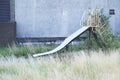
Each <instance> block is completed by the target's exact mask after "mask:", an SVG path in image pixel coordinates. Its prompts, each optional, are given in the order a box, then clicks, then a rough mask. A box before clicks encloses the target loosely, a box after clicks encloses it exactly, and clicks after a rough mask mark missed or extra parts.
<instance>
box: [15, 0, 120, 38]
mask: <svg viewBox="0 0 120 80" xmlns="http://www.w3.org/2000/svg"><path fill="white" fill-rule="evenodd" d="M119 4H120V0H115V1H114V0H99V1H98V0H15V20H16V22H17V37H66V36H69V35H70V34H72V33H73V32H74V31H76V30H77V29H79V28H80V25H79V22H80V19H81V16H82V14H83V12H84V11H85V10H86V9H88V8H96V7H98V8H104V13H105V14H106V15H109V9H115V15H113V16H111V18H110V26H111V27H112V30H113V32H114V33H115V34H117V33H120V28H119V25H120V5H119Z"/></svg>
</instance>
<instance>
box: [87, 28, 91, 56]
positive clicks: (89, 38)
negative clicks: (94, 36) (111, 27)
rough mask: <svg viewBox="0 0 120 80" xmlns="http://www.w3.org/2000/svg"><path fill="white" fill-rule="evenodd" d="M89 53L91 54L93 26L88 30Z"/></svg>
mask: <svg viewBox="0 0 120 80" xmlns="http://www.w3.org/2000/svg"><path fill="white" fill-rule="evenodd" d="M88 31H89V32H88V55H90V50H91V46H92V41H91V28H90V29H89V30H88Z"/></svg>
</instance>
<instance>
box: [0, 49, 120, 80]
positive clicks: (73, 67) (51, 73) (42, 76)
mask: <svg viewBox="0 0 120 80" xmlns="http://www.w3.org/2000/svg"><path fill="white" fill-rule="evenodd" d="M78 53H79V54H81V53H82V54H81V55H79V56H78V55H77V54H78ZM107 53H108V52H107ZM71 54H74V55H73V56H72V57H67V56H66V57H64V59H62V60H61V59H59V58H53V57H49V58H40V59H39V60H36V59H33V58H29V59H24V58H15V57H14V56H13V57H9V58H1V59H0V80H120V49H117V50H111V51H109V55H105V54H104V52H102V51H98V52H96V51H92V52H91V56H87V55H85V52H74V53H71Z"/></svg>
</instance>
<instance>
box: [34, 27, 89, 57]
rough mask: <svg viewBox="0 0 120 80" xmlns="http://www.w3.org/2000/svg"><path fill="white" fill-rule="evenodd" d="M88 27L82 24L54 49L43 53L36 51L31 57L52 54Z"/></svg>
mask: <svg viewBox="0 0 120 80" xmlns="http://www.w3.org/2000/svg"><path fill="white" fill-rule="evenodd" d="M89 28H90V27H89V26H84V27H81V28H80V29H79V30H77V31H76V32H74V33H73V34H72V35H70V36H69V37H67V38H66V39H65V40H64V41H63V42H62V43H61V44H60V45H59V46H58V47H56V48H55V49H53V50H51V51H48V52H44V53H38V54H34V55H33V57H39V56H44V55H49V54H53V53H56V52H58V51H59V50H61V49H63V48H64V47H66V46H67V45H68V44H69V43H70V42H71V41H72V40H74V39H75V38H76V37H78V36H80V35H82V34H83V33H84V32H85V31H86V30H88V29H89Z"/></svg>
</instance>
